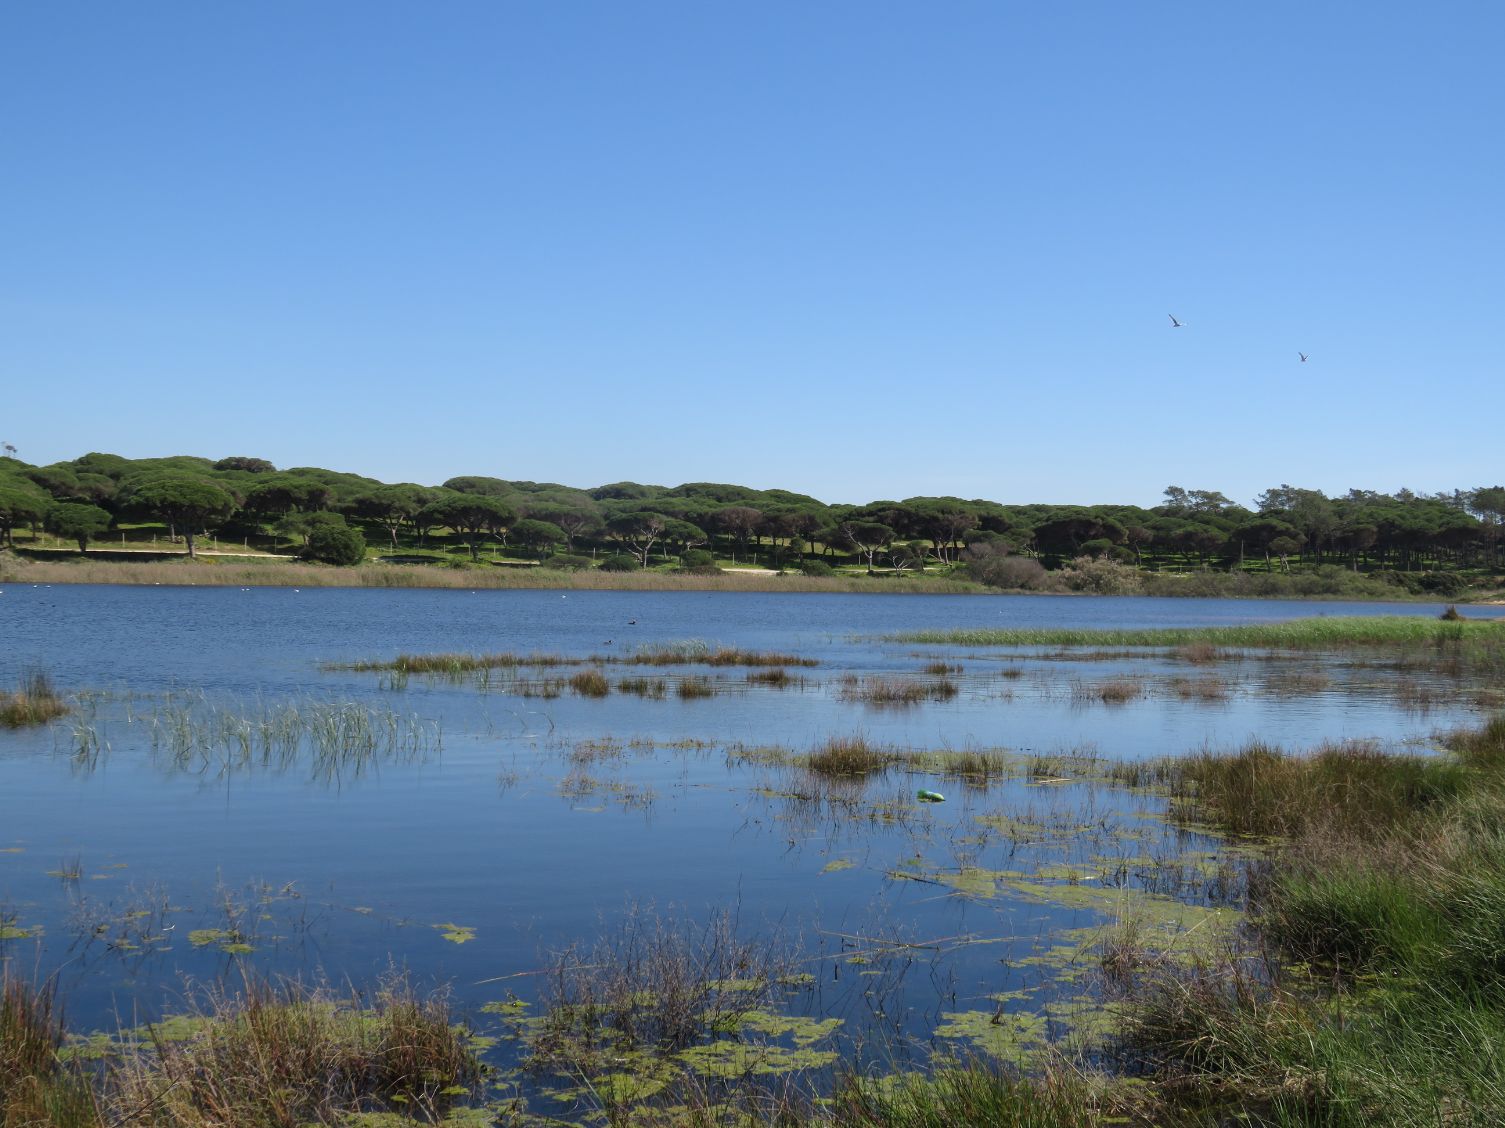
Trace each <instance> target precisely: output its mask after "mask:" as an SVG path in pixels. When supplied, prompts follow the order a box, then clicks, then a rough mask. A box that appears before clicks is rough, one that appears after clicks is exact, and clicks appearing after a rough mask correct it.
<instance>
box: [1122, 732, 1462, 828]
mask: <svg viewBox="0 0 1505 1128" xmlns="http://www.w3.org/2000/svg"><path fill="white" fill-rule="evenodd" d="M1109 773H1110V775H1111V777H1112V778H1114V779H1116V780H1118V781H1119V782H1122V783H1125V784H1126V785H1129V786H1143V785H1144V784H1145V783H1159V784H1163V785H1167V786H1168V787H1169V790H1170V793H1171V796H1172V814H1173V816H1174V817H1175V818H1177V819H1178V820H1180V821H1182V822H1184V823H1195V824H1209V825H1212V826H1215V827H1217V828H1218V829H1219V830H1221V831H1222V832H1224V833H1226V834H1232V835H1238V836H1248V837H1260V838H1269V837H1284V838H1290V837H1293V836H1296V835H1300V834H1303V833H1305V832H1306V831H1308V830H1309V829H1312V828H1318V827H1320V828H1321V829H1322V830H1323V831H1324V832H1326V833H1337V834H1348V833H1354V832H1358V831H1360V830H1370V831H1377V830H1380V829H1382V828H1384V827H1388V826H1393V825H1394V824H1395V823H1397V822H1398V821H1399V820H1401V819H1404V818H1405V817H1407V816H1408V815H1410V814H1412V813H1414V812H1416V811H1418V810H1420V809H1422V808H1424V807H1426V806H1429V805H1431V804H1435V803H1438V802H1441V801H1443V800H1445V799H1449V798H1452V797H1455V796H1457V795H1459V794H1460V793H1461V792H1462V791H1463V790H1464V788H1465V787H1466V786H1467V771H1466V769H1465V767H1464V766H1463V765H1462V764H1461V763H1460V762H1459V761H1457V760H1455V759H1450V758H1439V757H1435V756H1414V755H1397V754H1393V753H1389V752H1386V751H1384V750H1382V749H1381V748H1380V746H1379V745H1378V744H1377V743H1375V742H1373V741H1362V740H1352V741H1343V742H1336V743H1332V742H1329V743H1325V744H1322V745H1319V746H1318V747H1317V748H1316V749H1315V750H1313V751H1312V752H1310V753H1308V754H1303V755H1293V754H1289V753H1286V752H1283V751H1282V750H1281V749H1279V748H1277V747H1274V746H1272V745H1268V744H1265V743H1263V742H1260V741H1254V742H1251V743H1249V744H1247V745H1245V746H1244V747H1243V748H1241V749H1239V750H1238V751H1237V752H1233V753H1221V752H1215V751H1212V750H1203V751H1201V752H1199V753H1195V754H1192V755H1189V756H1185V757H1180V758H1176V759H1171V760H1162V761H1156V762H1152V763H1148V764H1122V765H1114V766H1113V767H1111V768H1110V769H1109Z"/></svg>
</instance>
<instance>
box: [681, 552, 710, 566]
mask: <svg viewBox="0 0 1505 1128" xmlns="http://www.w3.org/2000/svg"><path fill="white" fill-rule="evenodd" d="M679 559H680V563H681V564H683V565H684V566H685V567H686V568H714V567H716V554H715V553H713V552H707V551H706V550H705V549H703V548H692V549H690V551H689V552H687V553H685V554H684V555H683V556H681V557H680V558H679Z"/></svg>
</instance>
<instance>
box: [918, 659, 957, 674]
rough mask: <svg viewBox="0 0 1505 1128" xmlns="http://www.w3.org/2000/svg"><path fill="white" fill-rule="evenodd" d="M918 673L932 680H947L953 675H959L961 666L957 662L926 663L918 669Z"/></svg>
mask: <svg viewBox="0 0 1505 1128" xmlns="http://www.w3.org/2000/svg"><path fill="white" fill-rule="evenodd" d="M920 672H921V673H922V674H929V675H930V676H931V677H934V678H949V677H951V676H952V675H953V674H959V673H961V672H962V666H961V664H960V663H958V662H926V663H925V665H923V666H921V667H920Z"/></svg>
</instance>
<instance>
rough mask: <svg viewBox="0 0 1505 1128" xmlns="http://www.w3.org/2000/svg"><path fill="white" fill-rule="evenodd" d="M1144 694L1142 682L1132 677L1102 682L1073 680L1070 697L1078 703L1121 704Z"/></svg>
mask: <svg viewBox="0 0 1505 1128" xmlns="http://www.w3.org/2000/svg"><path fill="white" fill-rule="evenodd" d="M1143 696H1144V683H1143V682H1140V681H1138V680H1136V679H1134V678H1109V679H1108V680H1107V681H1102V682H1092V683H1090V684H1089V683H1087V682H1074V683H1072V686H1071V699H1072V701H1074V702H1077V703H1078V704H1082V703H1087V702H1092V701H1101V702H1102V703H1103V704H1104V705H1123V704H1126V703H1127V702H1130V701H1134V700H1137V699H1138V698H1140V697H1143Z"/></svg>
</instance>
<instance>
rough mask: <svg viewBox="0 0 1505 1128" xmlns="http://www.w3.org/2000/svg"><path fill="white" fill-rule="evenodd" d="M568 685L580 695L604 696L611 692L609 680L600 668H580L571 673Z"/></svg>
mask: <svg viewBox="0 0 1505 1128" xmlns="http://www.w3.org/2000/svg"><path fill="white" fill-rule="evenodd" d="M569 687H570V689H571V690H573V691H574V692H575V693H577V694H578V695H580V696H581V697H605V696H606V695H607V694H609V693H611V682H609V681H607V680H606V675H605V674H603V673H602V672H601V671H600V670H581V671H580V672H579V673H578V674H571V675H570V679H569Z"/></svg>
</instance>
